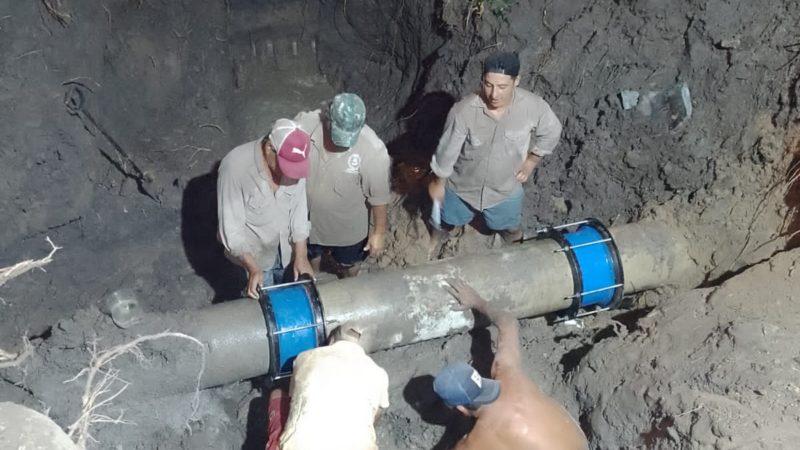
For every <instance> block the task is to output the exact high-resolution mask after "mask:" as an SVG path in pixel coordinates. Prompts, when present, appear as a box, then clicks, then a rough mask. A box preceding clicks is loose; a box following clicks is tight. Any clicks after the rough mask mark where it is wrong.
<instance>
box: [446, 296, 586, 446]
mask: <svg viewBox="0 0 800 450" xmlns="http://www.w3.org/2000/svg"><path fill="white" fill-rule="evenodd" d="M448 290H449V291H450V293H451V294H452V295H453V296H454V297H455V298H456V300H457V301H458V304H457V305H454V306H453V309H456V310H464V309H469V308H471V309H474V310H476V311H478V312H480V313H483V314H484V315H486V316H487V317H488V318H489V319H490V320H491V321H492V323H494V325H495V326H496V327H497V354H496V355H495V358H494V364H493V365H492V379H488V378H482V377H481V376H480V374H478V372H477V371H476V370H475V369H473V368H472V366H470V365H469V364H467V363H463V362H462V363H455V364H451V365H449V366H447V367H445V368H444V369H442V370H441V371H440V372H439V373H438V374H437V375H436V378H435V380H434V383H433V389H434V390H435V391H436V393H437V394H438V395H439V397H441V398H442V400H444V402H445V403H446V404H447V405H449V406H451V407H455V408H457V409H458V410H459V411H460V412H461V413H462V414H464V415H466V416H471V417H475V418H477V422H476V423H475V427H474V428H473V429H472V432H470V433H469V434H468V435H467V436H465V437H464V438H463V439H461V441H459V443H458V444H457V445H456V447H455V449H456V450H473V449H475V450H489V449H491V450H520V449H527V450H537V449H538V450H586V449H588V443H587V441H586V437H585V436H584V434H583V432H582V431H581V429H580V427H579V426H578V424H577V422H575V420H574V419H573V418H572V417H570V415H569V413H567V411H566V410H565V409H564V408H563V407H562V406H561V405H559V404H558V403H556V402H555V401H554V400H553V399H552V398H550V397H548V396H547V395H546V394H545V393H544V392H542V390H541V389H539V387H538V386H537V385H536V383H534V382H533V380H531V379H530V378H529V377H528V376H527V374H525V371H524V370H523V368H522V356H521V353H520V345H519V327H518V325H517V320H516V319H515V318H514V317H513V316H512V315H511V314H509V313H508V312H505V311H499V310H497V309H495V308H494V307H492V306H491V305H490V304H489V303H487V302H486V300H484V299H483V298H482V297H481V296H480V295H479V294H478V293H477V292H475V290H474V289H473V288H472V287H470V286H469V285H467V284H466V283H464V282H461V281H451V282H450V289H448Z"/></svg>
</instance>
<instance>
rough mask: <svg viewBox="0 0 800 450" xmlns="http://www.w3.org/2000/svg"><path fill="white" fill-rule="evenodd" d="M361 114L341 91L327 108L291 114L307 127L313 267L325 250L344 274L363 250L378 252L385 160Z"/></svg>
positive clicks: (385, 199)
mask: <svg viewBox="0 0 800 450" xmlns="http://www.w3.org/2000/svg"><path fill="white" fill-rule="evenodd" d="M366 116H367V109H366V106H364V102H363V101H362V100H361V98H360V97H359V96H357V95H356V94H349V93H342V94H339V95H337V96H335V97H334V98H333V101H332V102H330V105H329V106H328V107H327V108H323V109H321V110H319V109H318V110H316V111H311V112H301V113H300V114H298V115H297V117H295V120H296V121H297V122H298V123H299V124H300V126H301V127H302V128H303V129H304V130H308V131H309V134H310V135H311V146H312V148H313V150H312V151H311V155H310V159H311V172H310V174H309V176H308V185H307V191H308V209H309V213H310V214H309V215H310V218H311V236H310V238H309V243H310V245H309V246H308V250H309V258H310V260H311V264H312V266H313V267H314V270H315V271H319V264H320V260H321V257H322V254H323V252H325V251H329V252H330V253H331V256H332V257H333V259H334V261H336V263H337V265H338V266H339V267H338V271H339V272H340V275H341V276H343V277H350V276H355V275H357V274H358V271H359V268H360V264H361V262H362V261H363V260H364V258H366V256H367V254H369V255H371V256H377V255H379V254H380V253H381V252H382V251H383V245H384V238H385V236H386V210H387V205H388V204H389V201H390V200H391V192H390V187H389V165H390V160H389V153H388V151H387V150H386V146H385V145H384V143H383V141H381V140H380V138H378V136H377V135H376V134H375V132H374V131H372V129H371V128H370V127H369V126H367V125H365V124H364V122H365V119H366ZM370 213H371V216H372V228H371V229H370V227H369V222H370V221H369V216H370Z"/></svg>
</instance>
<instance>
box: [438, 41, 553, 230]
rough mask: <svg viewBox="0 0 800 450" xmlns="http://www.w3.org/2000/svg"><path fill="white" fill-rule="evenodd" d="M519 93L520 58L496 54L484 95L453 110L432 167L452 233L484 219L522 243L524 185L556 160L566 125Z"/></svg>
mask: <svg viewBox="0 0 800 450" xmlns="http://www.w3.org/2000/svg"><path fill="white" fill-rule="evenodd" d="M518 86H519V57H518V56H517V55H516V54H515V53H507V52H505V53H494V54H492V55H490V56H489V57H487V58H486V60H485V61H484V64H483V76H482V77H481V85H480V91H479V93H478V94H470V95H468V96H466V97H464V98H463V99H462V100H461V101H459V102H458V103H456V104H455V105H454V106H453V108H452V109H451V110H450V113H449V114H448V116H447V122H446V123H445V129H444V133H443V134H442V137H441V139H440V140H439V147H438V148H437V150H436V153H435V154H434V156H433V159H432V161H431V169H432V171H433V173H434V174H435V175H436V176H437V177H438V178H437V179H436V180H434V181H433V182H432V183H431V184H430V185H429V187H428V191H429V194H430V196H431V199H432V200H434V201H435V202H434V204H436V202H438V203H439V204H441V205H442V209H441V222H442V227H443V228H444V230H445V231H449V230H450V229H452V228H453V227H456V226H463V225H466V224H467V223H469V222H470V221H471V220H472V218H473V217H474V216H475V214H481V215H482V216H483V219H484V221H485V223H486V226H487V227H488V228H489V229H491V230H493V231H495V232H500V234H501V236H502V237H503V239H504V240H505V241H506V242H507V243H509V242H513V241H517V240H519V239H521V238H522V198H523V190H522V183H524V182H526V181H527V180H528V178H529V177H530V176H531V173H533V169H534V168H536V165H537V164H539V160H540V159H541V158H542V157H543V156H545V155H549V154H550V153H552V152H553V149H554V148H555V147H556V144H558V140H559V137H560V136H561V123H560V122H559V121H558V118H557V117H556V115H555V114H553V111H552V110H551V109H550V105H548V104H547V102H545V101H544V100H543V99H542V98H541V97H539V96H538V95H535V94H533V93H531V92H529V91H526V90H525V89H522V88H520V87H518Z"/></svg>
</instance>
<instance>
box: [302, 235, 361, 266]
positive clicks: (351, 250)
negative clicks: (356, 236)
mask: <svg viewBox="0 0 800 450" xmlns="http://www.w3.org/2000/svg"><path fill="white" fill-rule="evenodd" d="M365 245H367V238H364V240H362V241H359V242H357V243H355V244H353V245H346V246H343V247H336V246H333V245H319V244H308V259H314V258H319V257H320V256H322V254H323V253H324V252H325V250H330V252H331V256H332V257H333V260H334V261H336V262H337V263H338V264H340V265H342V266H352V265H354V264H356V263H360V262H361V261H363V260H365V259H366V258H367V252H365V251H364V246H365Z"/></svg>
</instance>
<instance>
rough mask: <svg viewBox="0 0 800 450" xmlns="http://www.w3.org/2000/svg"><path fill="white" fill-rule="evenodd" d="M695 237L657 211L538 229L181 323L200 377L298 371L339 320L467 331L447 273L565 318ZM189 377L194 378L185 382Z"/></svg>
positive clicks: (682, 263) (416, 336)
mask: <svg viewBox="0 0 800 450" xmlns="http://www.w3.org/2000/svg"><path fill="white" fill-rule="evenodd" d="M695 270H696V268H695V265H694V264H693V263H692V262H691V260H690V259H689V257H688V242H687V240H686V238H685V237H684V236H683V235H681V234H679V233H678V232H677V231H675V230H673V229H671V228H670V227H668V226H666V225H662V224H659V223H647V224H644V223H642V224H629V225H623V226H620V227H614V228H612V229H611V230H607V229H606V228H605V227H604V226H603V225H602V224H600V223H599V222H597V221H595V220H587V221H582V222H578V223H575V224H569V225H564V226H561V227H553V228H547V229H544V230H541V231H540V232H539V234H538V236H537V237H536V238H535V239H532V240H529V241H526V242H524V243H523V244H521V245H514V246H510V247H505V248H502V249H498V250H493V251H490V252H488V253H486V254H482V255H471V256H463V257H458V258H452V259H446V260H440V261H436V262H432V263H428V264H424V265H420V266H415V267H407V268H404V269H394V270H385V271H382V272H378V273H370V274H365V275H362V276H359V277H356V278H348V279H344V280H339V281H334V282H329V283H325V284H320V285H316V286H315V284H314V283H313V282H312V281H302V282H298V283H290V284H286V285H279V286H273V287H270V288H267V289H266V290H265V293H264V296H263V298H262V301H261V302H256V301H253V300H249V299H243V300H236V301H232V302H226V303H222V304H218V305H214V306H211V307H208V308H204V309H202V310H199V311H195V312H193V313H189V314H187V315H186V316H184V318H183V320H181V326H180V328H181V331H183V332H184V333H187V334H189V335H192V336H194V337H196V338H198V339H200V340H201V341H202V342H204V343H205V344H206V346H207V349H208V354H207V364H206V370H205V373H204V376H203V379H202V383H201V384H202V385H203V386H204V387H209V386H215V385H219V384H224V383H230V382H234V381H238V380H241V379H245V378H251V377H255V376H259V375H263V374H269V375H271V376H272V377H274V378H279V377H284V376H288V375H290V374H291V364H292V362H293V360H294V357H295V356H296V355H297V354H299V353H300V352H301V351H304V350H308V349H311V348H314V347H316V346H319V345H322V344H323V343H324V340H325V336H326V335H327V333H328V332H330V331H331V330H333V329H334V328H335V327H336V326H337V325H339V324H342V323H345V322H350V321H354V322H357V323H359V324H360V325H361V326H366V327H367V335H368V336H369V337H370V339H369V342H368V343H367V350H368V351H376V350H381V349H388V348H392V347H396V346H400V345H406V344H411V343H414V342H419V341H423V340H427V339H433V338H438V337H443V336H447V335H450V334H454V333H459V332H463V331H465V330H467V329H469V328H471V327H472V326H473V320H474V319H473V315H472V313H471V312H469V311H454V310H452V309H451V305H452V304H453V301H452V299H451V298H450V295H449V294H448V293H447V292H446V291H445V290H444V288H443V285H444V283H445V280H447V279H449V278H461V279H463V280H465V281H467V282H468V283H469V284H470V285H472V286H473V287H474V288H475V289H476V290H477V291H478V292H479V293H480V294H481V295H482V296H484V297H485V298H486V299H487V300H489V301H491V302H493V303H495V304H499V307H500V308H503V309H506V310H509V311H510V312H511V313H513V314H514V315H515V316H516V317H519V318H523V317H533V316H541V315H546V314H551V313H558V315H561V316H563V317H565V318H570V317H576V316H580V315H584V314H588V313H591V312H596V311H602V310H605V309H609V308H613V307H615V306H616V304H617V303H618V302H619V300H620V298H621V296H622V294H623V292H624V293H632V292H636V291H641V290H645V289H651V288H655V287H658V286H662V285H667V284H680V283H681V281H682V279H683V278H685V277H689V276H693V275H694V273H693V272H694V271H695ZM193 386H194V384H193V382H192V380H191V378H189V379H188V380H187V388H190V387H193Z"/></svg>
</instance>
